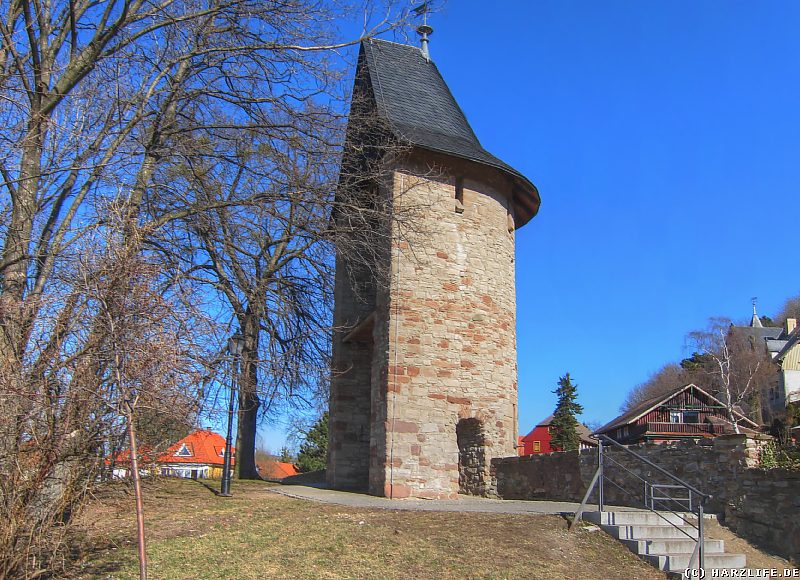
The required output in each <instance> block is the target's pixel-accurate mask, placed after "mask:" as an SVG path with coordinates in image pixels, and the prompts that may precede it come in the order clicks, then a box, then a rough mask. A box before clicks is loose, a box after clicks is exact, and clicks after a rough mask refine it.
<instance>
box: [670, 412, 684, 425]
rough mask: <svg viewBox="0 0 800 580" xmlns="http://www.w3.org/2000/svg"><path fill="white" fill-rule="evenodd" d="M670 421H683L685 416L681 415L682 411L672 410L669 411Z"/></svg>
mask: <svg viewBox="0 0 800 580" xmlns="http://www.w3.org/2000/svg"><path fill="white" fill-rule="evenodd" d="M669 422H670V423H683V417H681V412H680V411H670V413H669Z"/></svg>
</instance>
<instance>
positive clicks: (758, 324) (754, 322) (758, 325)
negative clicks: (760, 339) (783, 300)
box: [750, 296, 764, 328]
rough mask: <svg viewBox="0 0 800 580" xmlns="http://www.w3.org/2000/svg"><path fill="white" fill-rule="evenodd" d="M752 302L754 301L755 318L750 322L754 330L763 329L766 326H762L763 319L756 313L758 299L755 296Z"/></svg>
mask: <svg viewBox="0 0 800 580" xmlns="http://www.w3.org/2000/svg"><path fill="white" fill-rule="evenodd" d="M751 300H752V301H753V318H752V319H751V320H750V326H751V327H752V328H763V327H764V325H763V324H761V319H760V318H759V317H758V313H757V312H756V302H757V301H758V298H756V297H755V296H753V298H751Z"/></svg>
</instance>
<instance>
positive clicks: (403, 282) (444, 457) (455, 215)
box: [370, 160, 517, 498]
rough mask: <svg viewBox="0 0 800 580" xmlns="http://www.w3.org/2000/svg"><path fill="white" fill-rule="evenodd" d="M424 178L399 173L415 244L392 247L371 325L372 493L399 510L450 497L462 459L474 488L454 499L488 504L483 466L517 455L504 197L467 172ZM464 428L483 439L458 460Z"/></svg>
mask: <svg viewBox="0 0 800 580" xmlns="http://www.w3.org/2000/svg"><path fill="white" fill-rule="evenodd" d="M428 161H429V160H428ZM428 167H429V166H427V165H422V164H421V163H420V164H417V165H412V164H409V165H408V166H404V167H400V168H398V170H397V172H396V173H395V183H394V188H395V191H394V195H395V199H396V204H401V205H407V206H408V205H410V206H411V207H416V208H420V212H419V216H418V219H417V220H416V222H415V227H416V231H415V232H414V233H412V234H411V235H408V234H407V232H406V234H401V233H400V232H397V233H396V235H395V240H396V243H395V246H394V248H393V253H392V257H391V265H392V267H391V286H390V287H389V288H388V289H386V291H385V292H383V293H382V297H381V298H379V300H378V301H379V303H383V302H385V304H386V307H384V308H380V309H379V316H380V317H385V322H382V323H381V324H380V326H381V332H385V331H386V330H388V340H385V341H384V340H383V338H382V337H376V353H377V352H378V351H379V350H380V351H381V353H380V357H378V356H376V359H375V361H376V365H377V366H376V368H374V369H373V375H372V376H373V379H374V380H375V381H376V386H377V391H380V390H381V388H382V384H384V383H383V381H386V382H385V385H386V391H385V395H383V394H382V393H380V392H376V389H373V397H374V400H375V401H376V402H377V403H378V407H380V408H381V409H385V414H384V413H381V412H379V410H378V409H373V417H374V420H373V426H372V431H373V443H372V449H371V452H372V455H373V460H372V463H371V466H370V492H371V493H375V494H379V495H387V496H391V497H395V498H397V497H408V496H415V497H449V498H454V497H456V496H457V494H458V492H459V463H460V458H461V460H462V461H463V460H465V459H467V458H468V457H471V458H472V459H468V460H469V461H470V462H471V463H472V464H471V465H470V469H468V470H463V469H462V471H461V474H462V479H463V478H464V477H465V474H467V475H466V477H469V478H472V479H473V480H474V481H471V482H469V483H468V484H466V487H464V485H465V484H464V482H462V489H463V491H470V492H472V493H479V494H480V493H486V491H487V490H488V487H489V484H490V474H489V464H490V463H489V462H490V460H491V458H492V457H497V456H503V455H509V454H511V453H513V452H514V443H515V442H516V403H517V391H516V390H517V362H516V328H515V324H516V296H515V281H514V234H513V230H512V231H509V227H508V226H509V206H510V204H509V201H508V200H509V198H510V195H511V191H510V186H509V184H508V183H507V182H505V181H503V180H500V179H497V178H496V177H495V176H493V175H492V174H491V173H489V172H485V171H482V172H479V173H477V174H476V173H470V167H469V166H464V167H458V166H456V167H453V166H449V169H450V171H449V172H447V173H443V174H442V175H435V171H436V170H434V171H433V174H428V175H424V176H421V174H422V173H424V172H426V171H427V168H428ZM472 171H473V172H474V171H475V169H474V168H472ZM456 177H460V178H462V179H463V204H458V202H457V201H456V192H455V187H456ZM401 211H402V209H401ZM376 328H377V327H376ZM384 344H385V346H386V351H385V356H384V352H382V349H383V346H384ZM379 358H380V359H382V360H387V361H388V366H387V367H384V366H383V362H382V360H379ZM384 372H385V375H384V374H383V373H384ZM384 397H385V402H384ZM470 420H474V421H475V422H478V423H479V425H480V429H479V431H480V433H479V434H474V433H473V434H472V435H465V436H464V437H471V438H472V439H471V440H470V441H467V440H466V439H464V444H465V445H467V446H468V447H470V453H467V454H464V453H461V454H460V449H459V445H458V437H457V431H458V430H461V431H463V432H465V433H466V432H467V431H470V430H469V429H468V428H467V422H468V421H470ZM459 425H460V426H461V427H459ZM461 451H463V449H462V450H461ZM385 456H388V457H387V461H384V460H383V457H385Z"/></svg>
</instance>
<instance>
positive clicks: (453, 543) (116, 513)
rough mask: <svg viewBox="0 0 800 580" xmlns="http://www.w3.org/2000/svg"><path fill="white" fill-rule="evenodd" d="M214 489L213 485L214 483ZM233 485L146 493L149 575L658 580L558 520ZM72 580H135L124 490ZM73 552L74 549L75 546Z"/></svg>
mask: <svg viewBox="0 0 800 580" xmlns="http://www.w3.org/2000/svg"><path fill="white" fill-rule="evenodd" d="M211 483H213V482H211ZM269 486H270V484H266V483H261V482H242V483H239V482H234V487H233V492H234V497H232V498H221V497H218V496H216V495H214V494H213V493H212V492H211V491H210V490H209V489H208V488H206V487H205V486H204V485H203V484H202V483H199V482H195V481H187V480H161V481H158V482H149V483H148V484H147V485H146V487H145V495H146V499H145V511H146V518H147V524H146V525H147V534H148V545H147V553H148V558H149V572H150V576H151V577H152V578H169V579H173V578H178V579H188V578H214V579H219V578H547V579H552V578H575V579H584V578H637V579H638V578H642V579H648V578H661V579H663V578H664V577H665V576H664V574H662V573H660V572H658V571H657V570H655V569H653V568H651V567H650V566H648V565H646V564H644V563H643V562H641V561H640V560H639V559H638V558H636V557H635V556H633V555H632V554H631V553H630V552H628V551H627V550H626V549H624V548H623V547H622V546H621V545H620V544H618V543H617V542H616V541H614V540H612V539H611V538H609V537H608V536H606V535H605V534H603V533H601V532H588V531H576V532H568V531H567V527H566V522H565V521H564V520H563V519H562V518H560V517H557V516H538V515H536V516H531V515H524V516H523V515H496V514H476V513H465V514H459V513H443V512H408V511H393V510H378V509H355V508H345V507H341V506H335V505H329V504H320V503H312V502H307V501H303V500H295V499H291V498H287V497H284V496H281V495H278V494H274V493H271V492H269ZM81 529H82V534H81V538H80V543H79V545H80V546H82V554H83V559H82V562H81V563H79V564H78V565H76V567H75V568H74V569H73V570H71V571H70V574H69V576H70V577H73V578H76V577H77V578H136V577H138V563H137V560H136V545H135V535H134V530H135V521H134V511H133V497H132V496H131V495H130V494H129V493H128V492H127V491H125V490H124V488H122V487H120V486H119V485H116V486H113V487H111V488H109V489H107V490H105V491H103V492H101V493H100V494H99V496H98V497H97V498H96V499H95V500H93V501H92V503H91V504H90V506H89V507H88V509H87V510H86V512H85V513H84V514H83V516H82V518H81ZM77 545H78V543H77V541H76V546H77Z"/></svg>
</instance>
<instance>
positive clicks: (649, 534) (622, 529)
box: [600, 525, 697, 540]
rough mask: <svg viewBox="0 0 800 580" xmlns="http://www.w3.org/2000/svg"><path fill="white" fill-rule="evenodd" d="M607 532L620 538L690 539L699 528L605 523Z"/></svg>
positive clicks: (695, 536) (604, 526) (695, 535)
mask: <svg viewBox="0 0 800 580" xmlns="http://www.w3.org/2000/svg"><path fill="white" fill-rule="evenodd" d="M600 527H602V528H603V529H604V530H605V531H606V532H607V533H609V534H610V535H612V536H614V537H615V538H617V539H618V540H655V539H676V540H690V539H692V538H697V530H696V529H695V528H692V527H688V526H681V527H680V528H676V527H675V526H670V525H665V526H615V525H603V526H600Z"/></svg>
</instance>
